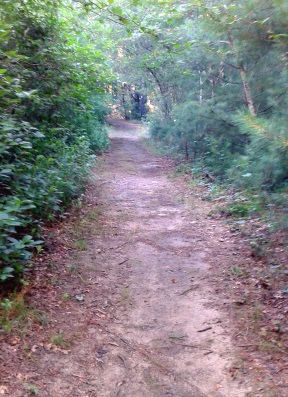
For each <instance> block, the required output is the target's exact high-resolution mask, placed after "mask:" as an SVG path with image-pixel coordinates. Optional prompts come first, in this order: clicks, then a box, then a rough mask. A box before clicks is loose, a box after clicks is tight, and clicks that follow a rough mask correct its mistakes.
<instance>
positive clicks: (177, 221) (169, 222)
mask: <svg viewBox="0 0 288 397" xmlns="http://www.w3.org/2000/svg"><path fill="white" fill-rule="evenodd" d="M111 138H112V146H111V149H110V151H109V153H107V154H106V155H105V161H104V163H103V165H102V170H101V175H100V178H99V179H97V180H96V181H95V183H94V187H92V188H91V190H90V195H91V197H90V204H89V205H90V207H91V210H90V212H88V213H87V214H86V219H87V216H88V218H89V219H90V221H91V222H92V224H93V222H94V218H95V219H96V218H97V216H98V215H99V213H98V214H97V213H96V212H97V211H98V212H100V210H97V208H99V202H101V215H100V219H101V222H100V226H101V227H99V220H98V221H97V222H96V223H95V222H94V226H92V227H91V222H90V229H89V233H88V234H89V236H87V238H86V243H85V244H88V247H87V249H86V250H84V249H85V248H86V247H82V248H83V250H82V251H81V254H79V253H78V254H76V255H75V254H74V256H73V255H70V258H69V260H68V261H67V263H66V267H65V269H66V273H65V275H59V279H58V280H57V281H56V283H57V288H58V289H57V288H56V289H53V291H54V292H55V290H56V293H57V297H56V298H55V297H54V298H53V299H54V300H53V299H52V298H51V300H50V304H49V305H47V306H48V307H49V308H50V314H51V315H53V313H54V311H55V310H56V311H57V313H58V314H57V315H58V319H57V320H56V321H55V322H54V325H53V327H54V329H55V331H54V339H53V337H52V336H53V335H52V334H51V332H52V331H51V328H50V331H49V332H50V336H49V338H50V344H49V343H48V341H47V338H48V336H47V335H46V336H45V338H46V339H45V338H44V337H43V341H42V342H41V341H39V343H38V344H36V345H34V346H33V347H32V346H30V347H29V349H30V350H32V352H33V353H32V354H31V357H33V360H34V362H33V363H32V364H31V365H32V367H31V368H33V370H31V372H30V375H29V376H27V374H26V376H25V375H23V373H22V377H20V380H19V379H18V380H19V382H18V381H17V382H16V383H17V384H19V385H20V384H21V385H22V386H23V382H26V383H25V384H26V386H25V387H26V389H25V387H24V390H26V391H27V388H28V386H27V384H28V385H36V386H37V390H38V395H39V396H41V397H46V396H49V397H68V396H69V397H85V396H90V397H92V396H94V397H96V396H97V397H117V396H118V397H152V396H155V397H156V396H157V397H158V396H159V397H162V396H175V397H176V396H177V397H192V396H193V397H244V396H246V395H248V394H247V393H248V391H249V390H248V386H247V384H245V382H244V379H242V380H241V378H240V379H237V381H236V380H233V379H232V375H231V371H230V369H231V368H232V367H233V366H234V365H235V362H236V361H237V354H236V352H235V350H234V348H233V347H232V343H231V337H232V333H233V332H234V331H235V330H233V325H232V324H231V323H230V322H229V319H228V317H227V313H226V314H225V312H224V310H222V309H221V308H223V303H224V304H225V301H224V302H223V296H217V294H216V293H215V290H216V289H217V283H218V282H220V281H219V279H215V275H214V274H213V267H217V266H218V267H219V266H221V260H222V258H223V256H225V260H227V259H228V260H229V258H230V257H231V258H232V257H233V255H235V249H236V250H237V247H234V245H233V244H234V242H233V241H232V240H231V239H230V240H229V241H228V242H227V239H226V237H227V233H228V231H227V230H225V228H224V227H223V226H221V224H220V223H219V224H217V223H215V221H213V220H211V219H209V218H208V217H207V213H208V211H209V209H208V207H206V205H205V204H203V203H202V204H201V203H200V202H198V201H197V200H196V199H193V200H189V199H187V200H185V197H184V198H183V196H182V194H181V192H180V190H179V189H178V187H177V183H176V182H175V181H173V180H171V178H169V177H168V176H167V172H165V170H164V169H163V167H162V162H163V160H161V159H158V158H156V157H153V156H152V155H150V154H149V153H148V152H147V150H146V149H145V147H144V146H143V144H142V143H141V140H140V139H139V136H138V135H137V134H135V131H134V130H133V129H131V127H130V131H129V130H127V128H126V130H123V126H122V127H121V125H120V126H118V128H116V129H115V131H114V132H113V133H112V135H111ZM95 186H96V187H95ZM93 189H97V193H96V197H97V199H95V198H93ZM100 190H101V194H100V196H101V197H100V199H99V191H100ZM94 193H95V190H94ZM95 200H96V201H97V203H95ZM97 219H98V218H97ZM79 244H80V243H79ZM82 244H84V243H83V242H82ZM69 271H70V276H69V277H67V275H68V273H69ZM218 273H219V272H218ZM47 294H48V292H47ZM47 296H49V294H48V295H47ZM49 299H50V298H49ZM221 299H222V300H221ZM55 302H57V305H56V308H55ZM59 313H60V317H59ZM56 318H57V316H56ZM53 327H52V328H53ZM57 335H58V340H57ZM33 343H35V342H33ZM15 376H16V378H15V379H17V374H15ZM18 378H19V374H18ZM239 381H242V383H241V384H239ZM36 386H35V387H36ZM30 387H32V386H30ZM6 391H7V393H6V394H8V395H9V390H8V389H7V390H6ZM31 393H32V392H31ZM10 395H13V396H23V395H25V394H23V389H22V391H20V390H19V389H18V391H17V390H14V391H12V392H11V394H10ZM27 395H28V394H27Z"/></svg>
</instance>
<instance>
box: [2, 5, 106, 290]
mask: <svg viewBox="0 0 288 397" xmlns="http://www.w3.org/2000/svg"><path fill="white" fill-rule="evenodd" d="M68 6H69V3H67V4H66V8H65V9H62V8H61V2H60V1H57V0H55V1H54V0H51V1H49V2H46V1H44V0H43V1H42V0H40V1H38V2H37V3H34V2H30V1H21V0H19V1H15V2H13V4H12V3H11V2H8V1H7V2H4V6H3V14H2V16H1V19H0V28H1V30H0V35H1V38H2V40H1V45H0V88H1V94H0V111H1V113H0V156H1V163H0V283H1V282H4V283H5V282H6V283H7V282H9V281H10V280H11V281H12V279H13V280H14V282H16V281H17V282H18V281H20V280H21V278H22V277H23V272H25V271H26V270H27V269H28V268H29V267H30V263H31V261H32V259H33V255H34V253H35V252H37V249H38V250H39V247H40V245H41V233H40V231H41V226H42V225H43V222H45V221H50V220H52V219H53V218H54V217H55V216H58V215H59V214H60V213H61V211H63V208H65V206H67V205H68V204H69V203H70V202H71V200H72V199H73V198H74V197H76V196H77V195H78V194H79V193H80V192H81V191H82V190H83V188H84V186H85V180H86V177H87V175H88V173H89V168H90V167H91V165H92V164H93V162H94V159H95V154H96V152H100V151H101V150H103V149H104V148H105V147H106V146H107V145H108V138H107V133H106V130H105V128H104V126H103V123H104V117H105V114H107V107H106V105H105V95H104V87H105V84H106V81H105V79H106V77H105V73H104V72H105V69H104V63H103V64H102V58H103V57H102V58H101V59H100V57H99V54H98V55H97V56H94V54H93V51H92V47H91V46H90V44H89V39H88V37H86V38H84V37H83V33H82V42H81V45H80V44H79V41H78V39H77V34H76V35H75V34H74V35H73V31H72V30H71V29H72V27H71V26H69V25H68V24H67V20H66V19H65V18H64V16H63V15H64V14H65V13H68V11H69V7H68ZM71 7H72V6H71ZM76 11H77V10H76V9H75V10H73V9H72V13H73V15H74V17H75V18H76V16H75V13H76ZM71 15H72V14H71ZM84 60H85V63H84ZM100 71H101V73H102V75H101V77H98V76H99V73H100ZM108 80H109V73H108V72H107V81H108Z"/></svg>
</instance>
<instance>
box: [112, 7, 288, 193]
mask: <svg viewBox="0 0 288 397" xmlns="http://www.w3.org/2000/svg"><path fill="white" fill-rule="evenodd" d="M120 3H121V2H120ZM132 3H133V4H134V5H133V7H132ZM130 5H131V9H133V12H134V13H135V15H137V17H138V19H137V21H141V23H140V22H139V23H138V25H137V26H134V29H133V30H132V32H131V33H130V37H127V38H125V39H124V40H123V39H122V40H120V42H119V46H120V47H121V51H122V54H125V61H123V59H120V60H119V62H120V64H121V68H120V69H119V71H120V72H121V73H122V74H123V75H125V78H126V81H127V80H129V83H130V84H133V82H139V76H141V82H142V83H141V84H142V85H143V84H144V82H145V87H146V93H147V95H148V96H149V98H150V99H151V100H152V101H153V104H154V105H155V106H156V109H157V110H156V112H155V113H154V114H153V115H150V116H149V118H150V122H151V133H152V136H153V137H154V138H155V139H157V140H160V141H161V142H163V144H165V145H167V144H168V145H170V147H171V148H174V149H175V150H178V151H179V150H180V151H181V150H183V153H184V154H185V156H189V157H190V158H191V159H193V160H194V161H197V162H198V164H199V165H201V164H202V166H203V167H208V168H209V169H211V170H212V171H213V172H214V174H215V175H218V176H220V177H222V178H227V177H228V178H230V180H231V181H232V180H233V181H234V182H235V183H236V184H237V185H240V186H249V187H250V188H255V189H264V190H275V189H280V188H282V189H285V188H286V186H287V181H288V158H287V142H288V129H287V117H286V112H287V98H288V96H287V89H288V85H287V84H288V81H287V62H288V57H287V53H288V34H287V31H288V29H287V28H288V24H287V21H288V4H287V2H285V1H284V0H268V1H264V0H259V1H257V2H253V1H250V0H243V1H241V2H236V3H235V2H232V1H228V2H227V1H225V2H224V1H222V0H218V1H213V2H206V1H200V0H199V1H195V2H189V1H185V0H184V1H181V2H174V1H170V0H163V1H161V2H158V3H155V2H148V3H146V2H145V4H144V3H143V2H140V1H137V2H132V1H131V2H130ZM147 10H149V11H148V12H147ZM133 15H134V14H133V13H132V17H131V18H132V19H133V18H134V17H133ZM131 25H132V24H131ZM134 25H135V23H134ZM143 25H144V27H143ZM145 27H146V28H145ZM148 30H149V33H148V34H147V31H148ZM128 76H129V77H128ZM243 175H244V177H243ZM247 175H249V177H248V176H247Z"/></svg>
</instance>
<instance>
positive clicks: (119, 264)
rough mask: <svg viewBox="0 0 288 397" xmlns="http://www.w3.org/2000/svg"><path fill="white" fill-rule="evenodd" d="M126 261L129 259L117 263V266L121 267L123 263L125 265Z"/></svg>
mask: <svg viewBox="0 0 288 397" xmlns="http://www.w3.org/2000/svg"><path fill="white" fill-rule="evenodd" d="M128 261H129V258H127V259H125V260H124V261H122V262H120V263H118V266H121V265H123V264H124V263H126V262H128Z"/></svg>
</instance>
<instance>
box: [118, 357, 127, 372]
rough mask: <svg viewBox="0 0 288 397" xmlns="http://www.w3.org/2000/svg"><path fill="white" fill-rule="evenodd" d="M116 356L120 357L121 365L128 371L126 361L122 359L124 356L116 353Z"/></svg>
mask: <svg viewBox="0 0 288 397" xmlns="http://www.w3.org/2000/svg"><path fill="white" fill-rule="evenodd" d="M117 356H118V357H119V358H120V360H121V361H122V363H123V365H124V367H125V369H126V371H128V367H127V364H126V361H125V360H124V357H123V356H121V354H117Z"/></svg>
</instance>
